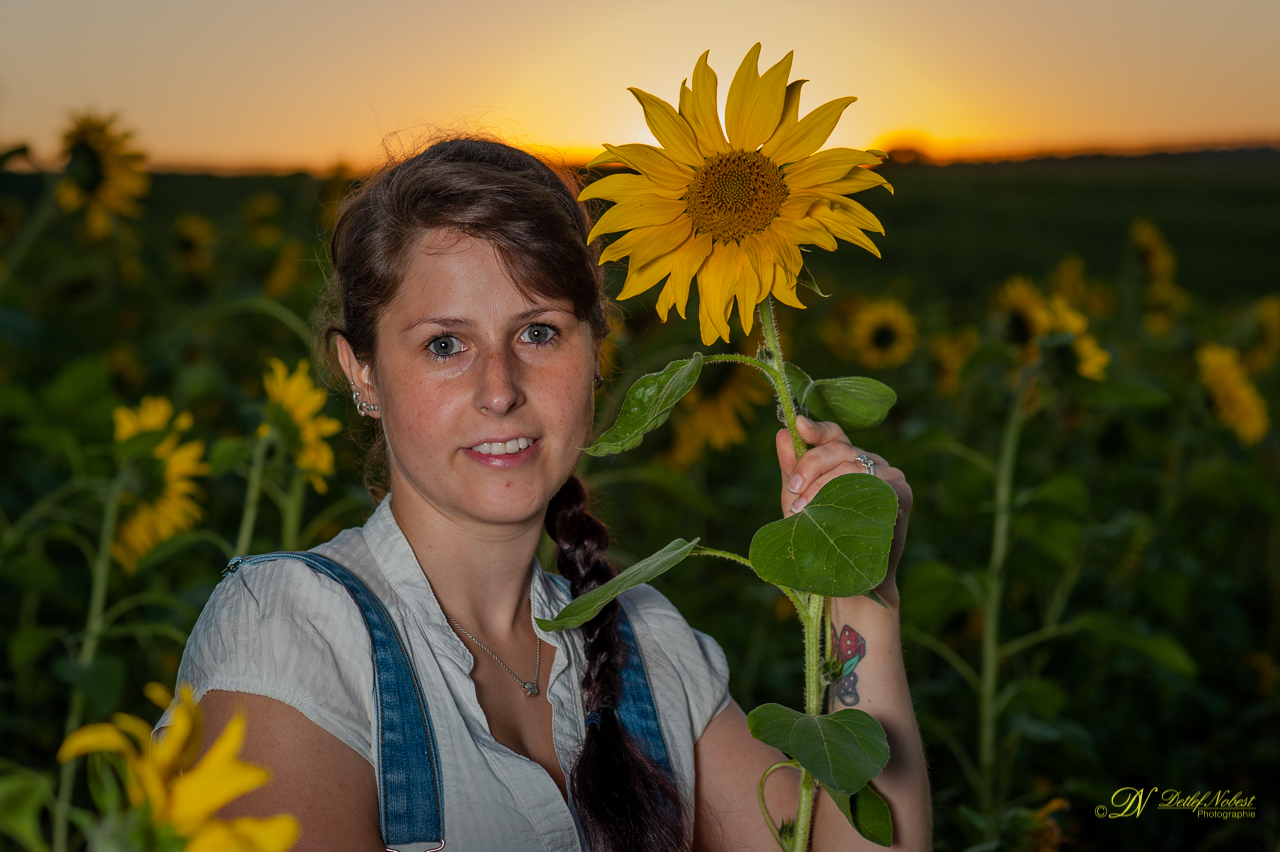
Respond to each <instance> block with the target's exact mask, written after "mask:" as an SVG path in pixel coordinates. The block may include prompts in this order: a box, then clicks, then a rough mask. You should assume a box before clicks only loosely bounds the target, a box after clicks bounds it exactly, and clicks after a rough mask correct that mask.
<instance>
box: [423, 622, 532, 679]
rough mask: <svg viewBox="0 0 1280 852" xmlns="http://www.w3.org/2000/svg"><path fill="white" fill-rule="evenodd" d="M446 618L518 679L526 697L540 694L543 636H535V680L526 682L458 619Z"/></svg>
mask: <svg viewBox="0 0 1280 852" xmlns="http://www.w3.org/2000/svg"><path fill="white" fill-rule="evenodd" d="M441 612H444V610H441ZM444 617H445V618H447V619H449V621H450V622H452V624H453V626H454V627H456V628H458V629H459V630H461V631H462V635H463V636H466V637H467V638H468V639H470V640H471V641H472V642H475V643H476V644H477V645H479V646H480V647H481V648H484V650H485V652H486V653H488V655H489V656H490V657H493V658H494V659H495V660H497V661H498V665H500V666H502V667H503V668H504V669H507V674H509V675H511V676H512V677H513V678H515V679H516V683H518V684H520V688H521V689H523V690H524V694H525V695H528V696H531V697H532V696H534V695H537V694H538V679H539V675H541V674H542V637H541V636H534V641H535V642H537V643H538V662H537V666H536V668H535V669H534V671H533V680H528V681H526V680H521V679H520V676H519V675H518V674H516V673H515V672H513V671H511V669H509V668H507V664H506V663H504V662H502V660H500V659H498V655H497V654H495V653H493V652H492V651H490V650H489V646H488V645H486V644H484V643H483V642H481V641H480V640H479V639H477V638H476V637H474V636H472V635H471V634H470V633H468V632H467V628H465V627H463V626H462V625H461V624H459V623H458V620H457V619H456V618H454V617H453V616H452V615H450V614H449V613H447V612H446V613H445V614H444Z"/></svg>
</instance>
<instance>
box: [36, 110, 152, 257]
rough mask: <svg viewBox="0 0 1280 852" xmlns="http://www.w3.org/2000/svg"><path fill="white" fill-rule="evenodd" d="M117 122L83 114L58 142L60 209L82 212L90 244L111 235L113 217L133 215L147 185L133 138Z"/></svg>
mask: <svg viewBox="0 0 1280 852" xmlns="http://www.w3.org/2000/svg"><path fill="white" fill-rule="evenodd" d="M115 123H116V117H115V116H101V115H96V114H94V113H92V112H86V113H82V114H80V115H75V116H72V120H71V127H70V128H69V129H68V130H67V132H66V133H65V134H63V137H62V145H63V153H64V154H65V156H66V157H67V170H66V176H65V177H63V178H62V180H61V181H59V182H58V187H57V197H58V204H59V206H61V207H62V209H63V210H66V211H68V212H70V211H72V210H78V209H80V208H81V207H84V208H86V210H85V231H86V232H87V233H88V235H89V238H90V239H94V240H97V239H101V238H102V237H105V236H106V235H107V234H108V233H110V232H111V217H112V215H118V216H137V215H138V214H139V213H140V212H141V211H140V210H139V209H138V205H137V203H136V201H137V199H138V198H140V197H142V196H143V195H146V194H147V190H148V189H149V188H150V186H151V178H150V176H148V175H147V173H146V172H145V171H144V170H143V166H142V164H143V161H144V160H145V159H146V157H145V155H143V154H142V153H141V152H140V151H133V150H130V148H129V140H130V138H131V137H132V136H133V134H132V133H129V132H126V131H121V130H118V129H117V128H116V126H115Z"/></svg>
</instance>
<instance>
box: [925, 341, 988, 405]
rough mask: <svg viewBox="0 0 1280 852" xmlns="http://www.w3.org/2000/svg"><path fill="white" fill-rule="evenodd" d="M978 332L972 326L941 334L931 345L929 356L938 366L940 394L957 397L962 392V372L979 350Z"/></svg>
mask: <svg viewBox="0 0 1280 852" xmlns="http://www.w3.org/2000/svg"><path fill="white" fill-rule="evenodd" d="M978 339H979V337H978V330H977V329H976V328H973V327H972V326H970V327H968V328H965V329H964V330H962V331H958V332H954V333H948V334H939V335H938V336H936V337H934V339H933V341H932V342H931V343H930V344H929V354H931V355H932V356H933V360H934V362H935V363H936V364H937V371H936V373H935V376H936V380H937V382H938V393H940V394H942V395H943V396H955V395H956V392H957V391H959V390H960V371H961V370H963V369H964V365H965V362H966V361H968V360H969V356H970V355H972V354H973V351H974V350H975V349H977V348H978Z"/></svg>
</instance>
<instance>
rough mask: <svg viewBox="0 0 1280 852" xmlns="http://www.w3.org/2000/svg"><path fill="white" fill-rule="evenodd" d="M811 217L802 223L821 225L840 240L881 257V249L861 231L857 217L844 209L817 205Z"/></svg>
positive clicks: (810, 214)
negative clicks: (812, 222) (809, 222)
mask: <svg viewBox="0 0 1280 852" xmlns="http://www.w3.org/2000/svg"><path fill="white" fill-rule="evenodd" d="M809 216H810V218H809V219H802V220H800V221H801V222H807V221H814V222H817V223H820V227H822V228H825V229H826V230H828V231H830V232H831V233H832V234H834V235H835V236H837V237H839V238H840V239H842V240H848V241H849V242H851V243H853V244H854V245H857V246H861V247H862V248H864V249H866V250H867V251H869V252H871V253H872V254H874V255H875V256H876V257H879V256H880V249H878V248H876V245H875V243H873V242H871V238H870V237H868V236H867V235H866V234H864V233H862V231H861V230H859V228H858V225H857V224H856V221H855V217H854V216H853V215H851V214H850V213H849V212H848V211H847V210H844V209H842V208H835V209H832V208H830V207H827V206H826V205H823V204H816V205H814V207H813V210H811V211H810V213H809ZM832 242H834V240H833V241H832Z"/></svg>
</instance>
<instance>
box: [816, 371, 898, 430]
mask: <svg viewBox="0 0 1280 852" xmlns="http://www.w3.org/2000/svg"><path fill="white" fill-rule="evenodd" d="M801 401H802V402H803V403H804V406H805V407H806V408H808V409H809V412H810V414H811V415H812V416H813V417H815V418H817V419H818V420H834V421H835V422H837V423H839V424H840V425H841V426H843V427H844V428H845V431H847V432H854V431H857V430H858V429H870V428H871V427H872V426H875V425H876V424H877V423H879V422H880V421H881V420H883V419H884V416H885V415H886V414H888V413H889V409H890V408H893V404H894V403H895V402H897V401H898V395H897V394H896V393H894V391H893V388H891V387H889V386H888V385H886V384H884V383H883V382H877V381H876V380H875V379H869V378H867V377H866V376H847V377H845V378H843V379H818V380H817V381H815V382H814V383H813V385H812V387H810V388H809V393H808V395H807V396H806V397H805V398H803V399H802V400H801Z"/></svg>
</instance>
